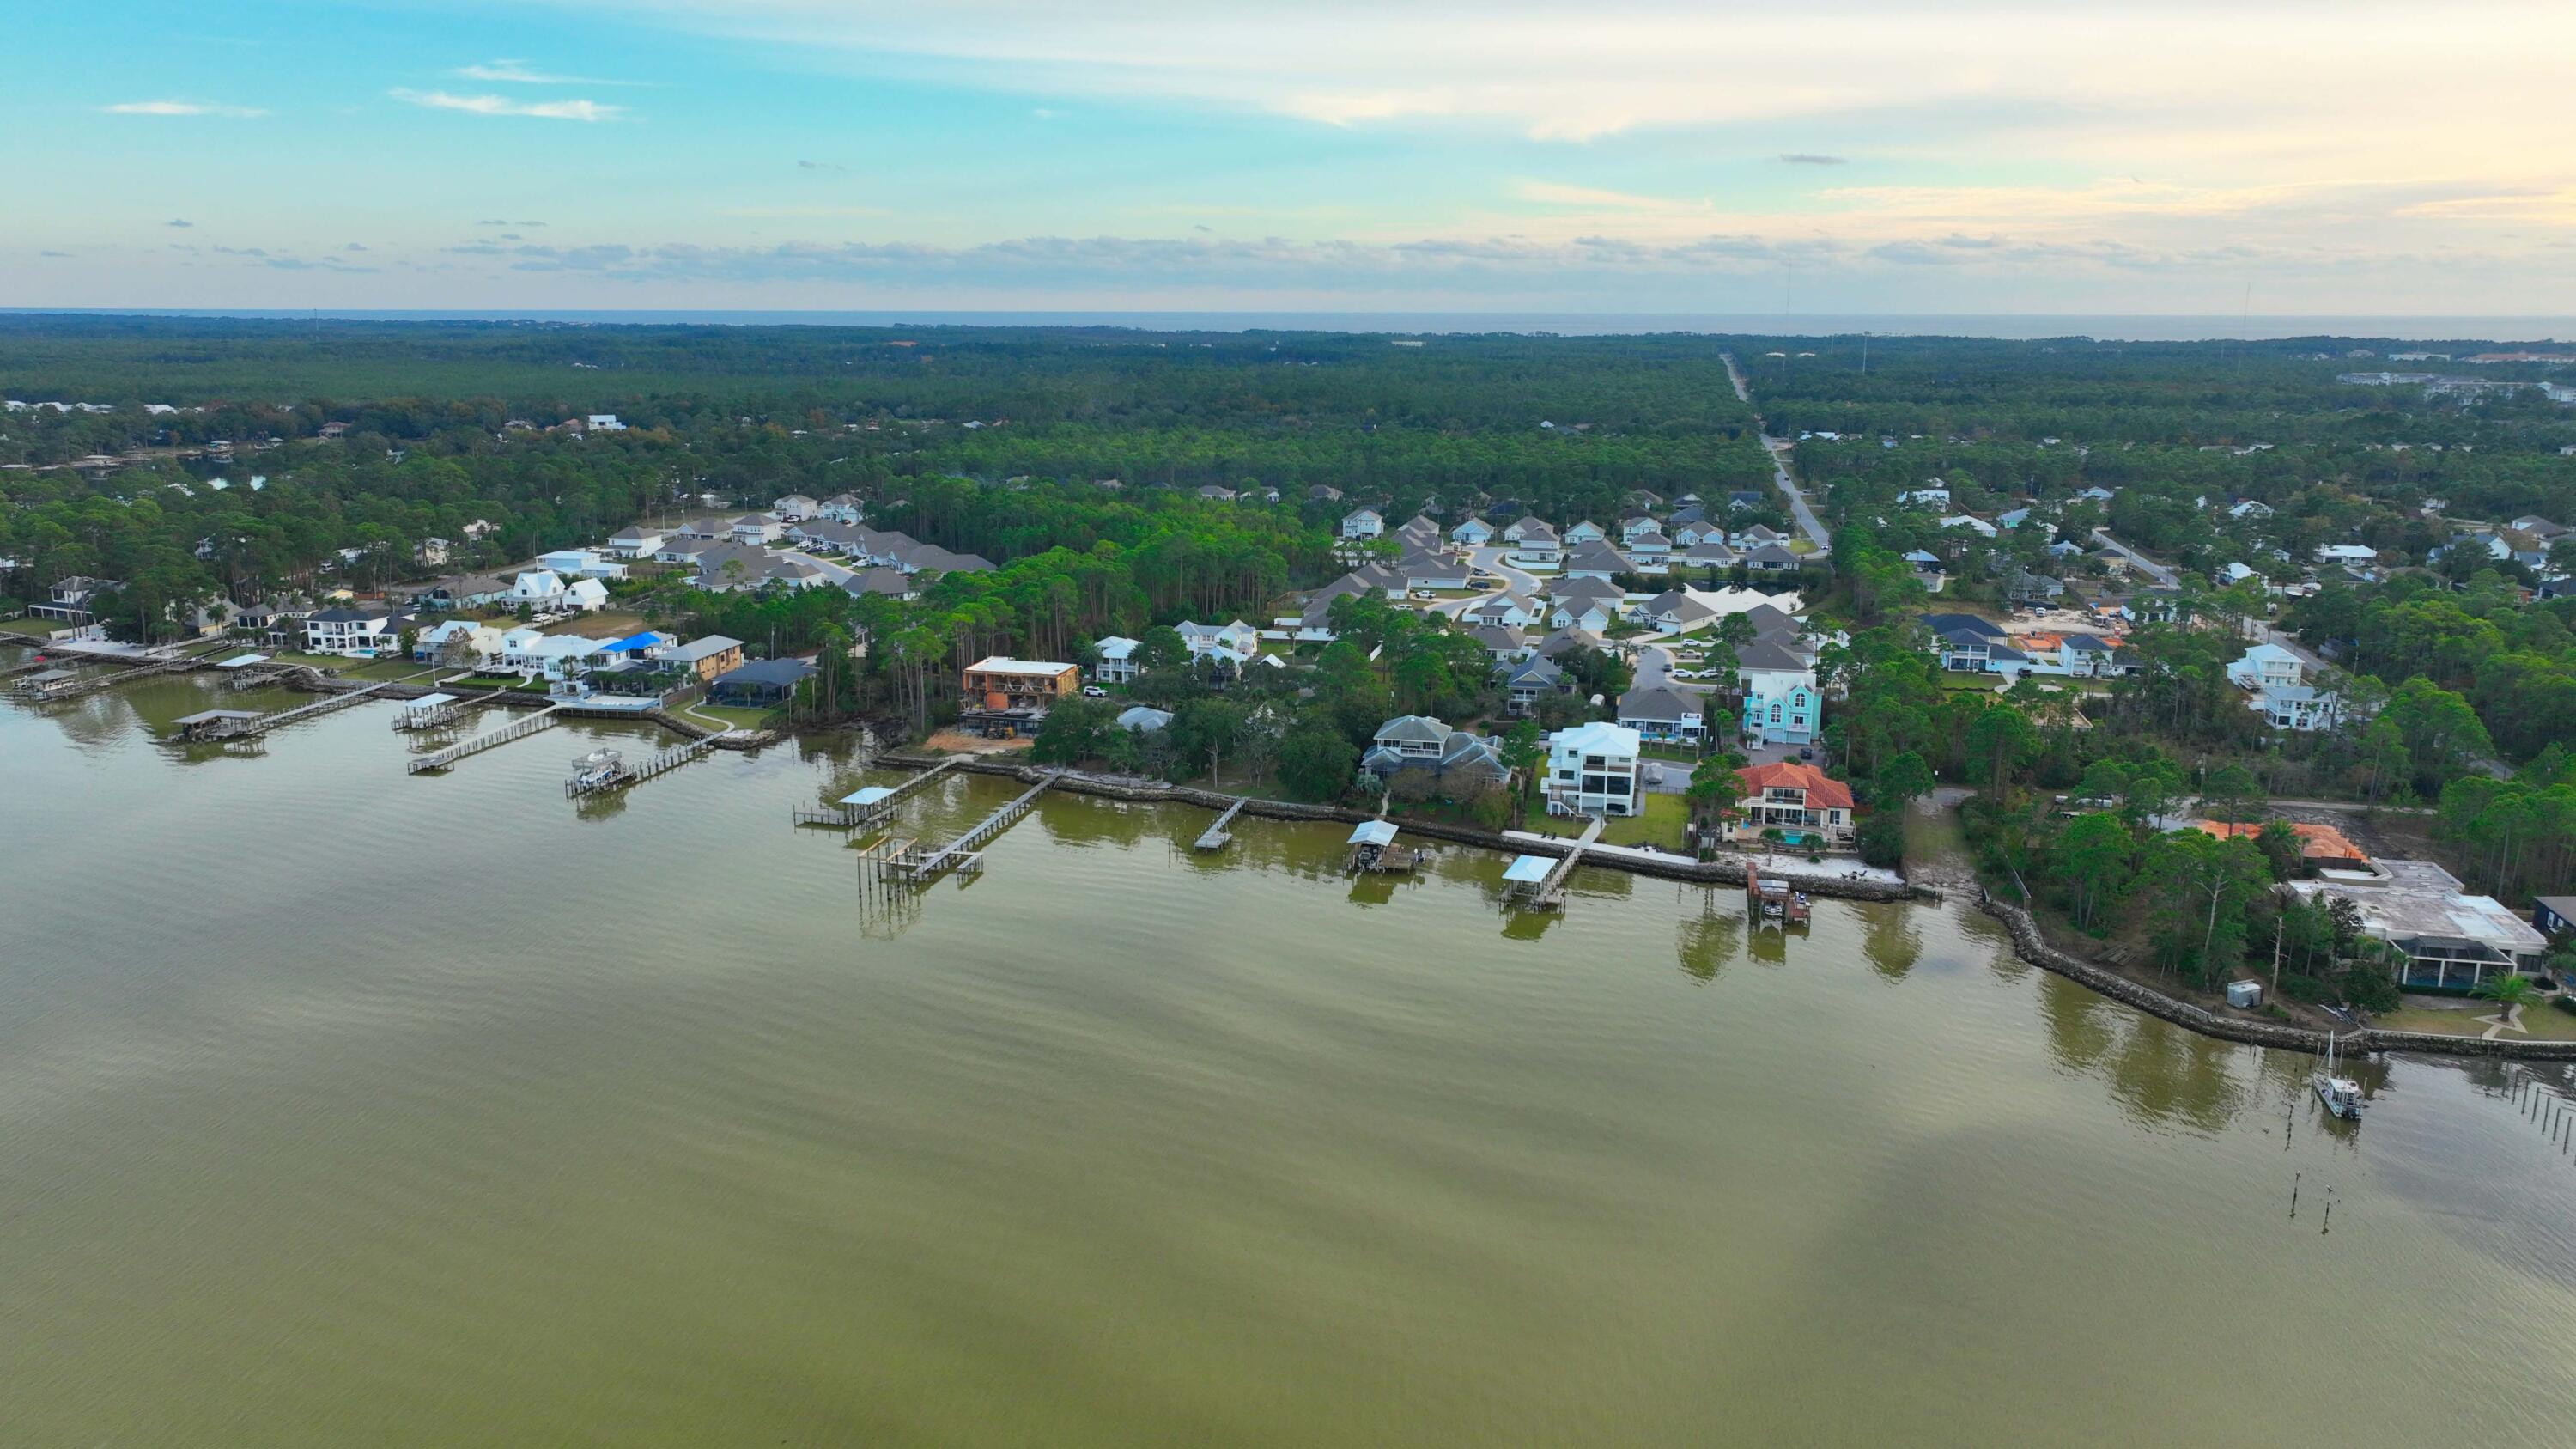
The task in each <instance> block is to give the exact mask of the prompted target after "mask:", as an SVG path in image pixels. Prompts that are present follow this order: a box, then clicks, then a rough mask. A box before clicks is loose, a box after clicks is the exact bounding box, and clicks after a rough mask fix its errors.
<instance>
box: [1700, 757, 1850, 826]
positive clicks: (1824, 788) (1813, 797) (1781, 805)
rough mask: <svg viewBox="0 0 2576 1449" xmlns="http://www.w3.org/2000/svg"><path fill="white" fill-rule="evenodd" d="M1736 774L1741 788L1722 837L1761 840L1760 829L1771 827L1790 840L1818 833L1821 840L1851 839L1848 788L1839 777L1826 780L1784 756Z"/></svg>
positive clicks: (1748, 767) (1806, 766)
mask: <svg viewBox="0 0 2576 1449" xmlns="http://www.w3.org/2000/svg"><path fill="white" fill-rule="evenodd" d="M1735 777H1736V778H1737V779H1739V780H1742V781H1743V782H1744V787H1743V790H1742V791H1741V798H1740V799H1738V800H1737V801H1736V802H1735V808H1734V813H1733V818H1731V819H1729V820H1728V821H1727V822H1726V832H1725V838H1726V839H1728V840H1735V841H1747V840H1764V839H1767V838H1769V837H1766V836H1765V835H1764V834H1763V832H1764V831H1766V830H1772V831H1777V832H1779V839H1780V840H1781V842H1782V843H1783V844H1789V845H1802V844H1811V843H1814V842H1812V841H1811V840H1809V838H1808V837H1810V836H1821V837H1822V838H1823V843H1826V844H1832V845H1848V844H1850V843H1851V839H1852V793H1851V787H1850V786H1849V785H1846V784H1844V783H1843V782H1842V781H1840V780H1829V779H1826V778H1825V772H1824V771H1822V770H1819V769H1817V768H1816V767H1815V766H1813V765H1801V764H1797V763H1795V762H1793V761H1785V760H1784V761H1782V762H1780V763H1778V764H1773V765H1747V766H1745V767H1744V768H1743V769H1741V770H1738V771H1736V772H1735Z"/></svg>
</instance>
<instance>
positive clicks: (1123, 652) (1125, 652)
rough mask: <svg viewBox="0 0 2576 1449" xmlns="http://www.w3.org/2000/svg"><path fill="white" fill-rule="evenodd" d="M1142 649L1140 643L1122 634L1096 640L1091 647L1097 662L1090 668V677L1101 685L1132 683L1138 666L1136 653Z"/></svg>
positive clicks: (1141, 643) (1142, 646)
mask: <svg viewBox="0 0 2576 1449" xmlns="http://www.w3.org/2000/svg"><path fill="white" fill-rule="evenodd" d="M1144 647H1145V646H1144V644H1143V642H1142V641H1140V640H1135V639H1130V638H1128V637H1127V636H1125V635H1123V634H1111V635H1109V636H1108V637H1106V638H1104V639H1101V640H1098V641H1097V642H1095V643H1094V644H1093V645H1092V646H1091V651H1092V653H1093V655H1094V656H1096V658H1097V660H1098V662H1097V663H1095V664H1093V665H1092V666H1091V677H1092V678H1093V679H1096V680H1098V681H1100V682H1101V683H1102V684H1130V683H1133V682H1134V681H1135V678H1136V674H1137V670H1138V668H1139V665H1140V661H1139V660H1138V659H1137V658H1136V651H1137V650H1139V649H1142V648H1144Z"/></svg>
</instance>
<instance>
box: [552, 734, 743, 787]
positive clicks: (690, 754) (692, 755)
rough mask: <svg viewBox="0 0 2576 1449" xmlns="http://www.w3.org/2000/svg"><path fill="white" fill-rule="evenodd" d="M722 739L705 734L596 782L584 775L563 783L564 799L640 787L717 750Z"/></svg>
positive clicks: (621, 768) (625, 766)
mask: <svg viewBox="0 0 2576 1449" xmlns="http://www.w3.org/2000/svg"><path fill="white" fill-rule="evenodd" d="M723 738H724V736H723V735H720V734H714V735H703V736H700V737H699V738H697V739H694V740H688V741H685V742H683V743H681V744H676V745H673V746H671V747H670V748H669V749H667V750H663V751H661V752H660V753H658V754H656V755H654V756H653V757H652V758H650V759H648V760H646V761H645V762H644V763H642V764H640V765H620V766H619V767H618V768H617V770H616V772H615V773H613V774H608V775H603V776H599V777H597V778H594V779H589V780H584V779H583V778H582V777H581V776H579V775H575V776H573V777H572V778H571V779H569V780H566V781H564V798H565V799H567V800H569V799H573V798H575V797H577V796H582V795H598V794H603V793H605V792H607V791H610V790H623V789H625V788H626V787H627V786H629V785H640V784H642V783H644V782H645V781H647V780H650V779H652V778H653V777H654V776H656V775H665V774H669V773H670V772H671V771H673V770H676V769H678V768H680V767H681V766H682V765H685V764H687V763H688V762H689V761H691V760H694V759H696V758H697V757H699V756H700V755H703V754H705V753H706V752H707V751H709V750H712V749H714V748H715V747H716V741H718V740H720V739H723Z"/></svg>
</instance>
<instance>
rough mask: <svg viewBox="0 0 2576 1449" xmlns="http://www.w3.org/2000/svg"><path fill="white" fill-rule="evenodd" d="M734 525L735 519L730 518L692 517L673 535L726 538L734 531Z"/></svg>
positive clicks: (676, 536)
mask: <svg viewBox="0 0 2576 1449" xmlns="http://www.w3.org/2000/svg"><path fill="white" fill-rule="evenodd" d="M733 525H734V520H732V519H730V518H719V517H714V516H712V515H711V516H709V517H705V518H692V519H690V520H689V521H688V522H686V523H683V524H681V525H680V526H679V528H678V529H677V530H676V531H675V532H674V533H673V534H672V537H674V538H696V539H713V538H725V537H728V536H730V535H731V534H732V533H733Z"/></svg>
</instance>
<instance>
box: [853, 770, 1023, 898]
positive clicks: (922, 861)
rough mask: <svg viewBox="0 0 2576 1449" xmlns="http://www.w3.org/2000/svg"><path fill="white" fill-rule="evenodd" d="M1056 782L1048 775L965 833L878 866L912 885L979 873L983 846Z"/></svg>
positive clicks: (1017, 819) (1016, 820)
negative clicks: (958, 873)
mask: <svg viewBox="0 0 2576 1449" xmlns="http://www.w3.org/2000/svg"><path fill="white" fill-rule="evenodd" d="M1054 784H1055V776H1054V775H1052V774H1050V775H1048V776H1047V777H1046V778H1045V779H1043V780H1040V781H1038V782H1037V783H1036V784H1035V785H1032V786H1030V787H1029V788H1028V791H1027V793H1025V794H1023V795H1021V796H1020V797H1019V798H1018V799H1016V800H1013V801H1012V802H1011V803H1010V804H1008V805H1005V806H1003V807H1002V808H1001V809H999V810H996V811H994V812H993V813H992V814H990V815H987V816H985V817H984V818H983V819H981V820H979V821H976V822H975V823H974V824H973V825H971V826H969V827H967V829H966V832H965V833H964V834H962V835H960V836H958V837H957V838H956V839H954V840H951V841H949V842H948V843H947V844H946V845H943V846H941V847H940V848H939V849H937V850H935V851H930V852H927V853H924V852H922V851H919V850H906V851H903V852H901V853H900V854H896V855H892V856H889V857H887V858H886V859H885V860H884V861H883V863H882V864H881V865H880V867H879V869H880V870H881V871H882V872H883V873H884V874H885V875H886V876H887V877H888V878H890V879H893V880H900V881H904V882H907V883H909V884H912V885H928V884H930V883H931V882H932V881H934V880H937V879H938V878H939V877H941V876H943V875H945V874H947V873H948V872H950V871H952V870H961V871H965V872H966V873H968V874H970V875H972V874H978V873H980V872H981V871H982V870H983V869H984V851H983V847H984V846H985V845H986V844H988V843H990V842H991V841H992V840H994V839H995V838H996V837H998V836H1000V835H1001V833H1002V832H1003V831H1005V830H1008V829H1010V828H1011V827H1012V826H1013V825H1015V824H1017V823H1018V822H1019V820H1020V818H1021V817H1022V816H1024V815H1026V814H1028V813H1029V811H1030V810H1031V809H1032V808H1033V807H1035V806H1036V804H1037V799H1038V797H1039V796H1040V795H1043V794H1045V793H1046V792H1047V790H1048V789H1049V788H1050V787H1052V786H1053V785H1054Z"/></svg>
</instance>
